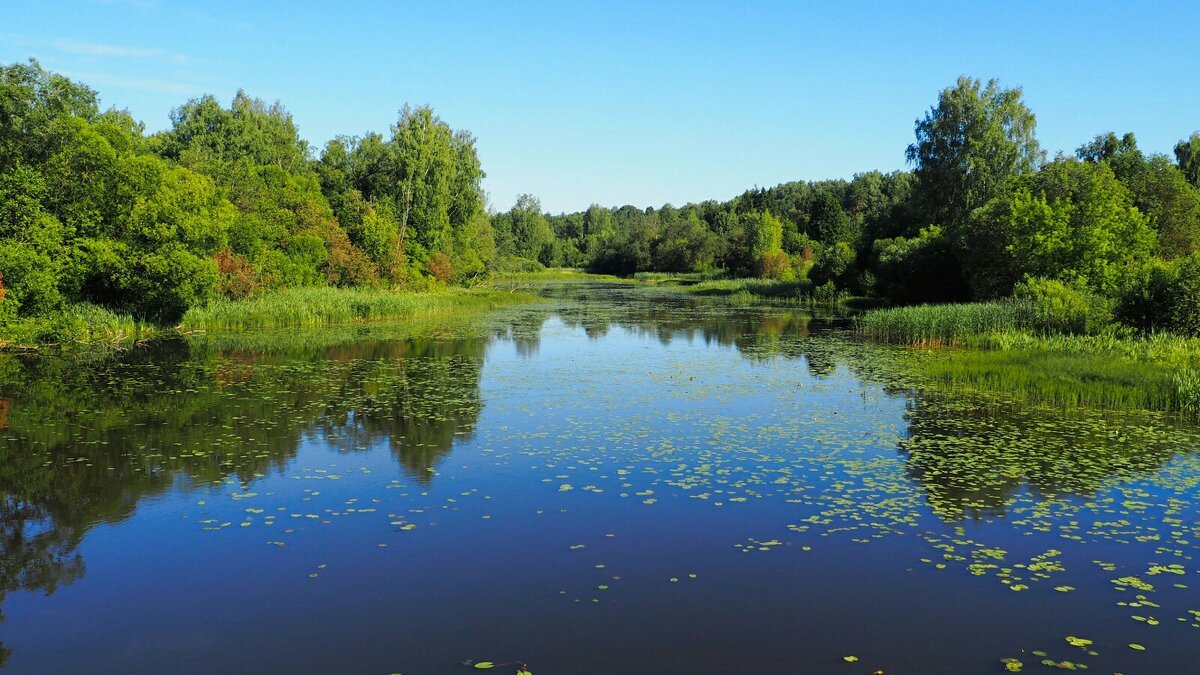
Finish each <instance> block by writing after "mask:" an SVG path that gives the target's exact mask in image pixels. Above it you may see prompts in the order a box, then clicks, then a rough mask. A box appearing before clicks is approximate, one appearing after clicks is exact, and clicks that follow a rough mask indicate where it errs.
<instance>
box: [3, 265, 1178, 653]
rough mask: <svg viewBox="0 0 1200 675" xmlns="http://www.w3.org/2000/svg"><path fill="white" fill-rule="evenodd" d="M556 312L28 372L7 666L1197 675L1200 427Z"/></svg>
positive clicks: (737, 312)
mask: <svg viewBox="0 0 1200 675" xmlns="http://www.w3.org/2000/svg"><path fill="white" fill-rule="evenodd" d="M550 294H551V295H553V296H554V298H555V299H553V300H552V301H549V302H546V303H542V304H539V305H536V306H527V307H520V308H516V309H511V310H505V311H502V312H498V313H496V314H493V315H489V316H484V317H475V318H469V319H468V318H463V319H457V320H454V321H448V322H444V323H440V324H439V323H432V324H429V325H423V326H407V327H400V326H392V327H389V326H372V327H370V328H353V329H349V328H348V329H330V330H324V331H309V332H306V331H299V332H290V333H285V334H278V333H276V334H265V335H258V336H252V337H249V338H239V339H238V340H228V341H224V340H220V339H209V340H195V341H191V342H187V343H183V342H181V343H178V344H171V345H162V346H157V347H153V348H145V349H138V350H134V351H130V352H127V353H124V354H120V355H116V356H112V355H110V356H105V357H93V358H90V359H88V360H86V361H84V362H82V363H81V362H80V361H78V360H71V361H67V360H62V359H58V358H51V357H40V358H35V357H14V356H5V357H0V494H2V495H3V497H4V501H3V504H2V505H0V509H2V518H3V520H2V522H3V532H2V533H0V536H2V537H3V540H2V543H0V546H2V548H0V581H2V583H3V588H2V589H0V590H2V592H3V595H2V596H0V597H2V599H3V604H2V606H0V609H2V611H3V615H4V619H5V622H4V624H3V625H0V640H2V641H3V648H4V654H5V658H6V663H5V667H6V669H7V671H9V672H30V673H33V672H36V673H70V672H80V673H84V672H86V673H101V672H103V673H110V672H111V673H158V672H173V673H175V672H195V673H216V672H225V673H228V672H254V673H270V672H278V673H285V672H286V673H297V672H306V673H307V672H313V673H339V672H362V673H383V674H386V673H397V672H399V673H404V674H405V675H416V674H421V673H455V672H461V673H467V672H477V671H475V670H473V669H472V668H470V667H469V666H466V665H463V662H464V661H485V660H486V661H493V662H497V663H510V662H516V661H524V662H527V663H528V664H529V668H530V670H532V671H533V672H534V673H537V674H538V675H549V674H554V673H570V674H575V673H582V674H588V673H623V674H630V673H633V674H640V673H847V674H848V675H854V674H857V673H871V672H873V671H875V670H876V669H883V670H884V671H885V672H887V673H922V674H927V673H990V672H996V673H1000V672H1005V670H1004V666H1003V665H1002V664H1001V661H1000V660H1001V659H1004V658H1018V659H1020V660H1021V661H1023V662H1024V663H1025V672H1031V671H1032V672H1036V671H1039V670H1042V671H1044V670H1046V668H1045V666H1043V665H1041V663H1040V662H1041V661H1042V660H1043V659H1052V660H1055V661H1069V662H1071V663H1073V664H1086V665H1087V666H1088V668H1089V669H1090V670H1091V671H1092V672H1100V673H1112V672H1122V673H1127V674H1131V673H1195V672H1197V671H1198V670H1200V665H1197V664H1198V663H1200V574H1198V573H1200V562H1198V561H1197V560H1196V556H1197V553H1198V552H1200V551H1198V548H1200V515H1198V513H1197V498H1198V496H1200V488H1198V483H1200V462H1198V461H1197V455H1196V454H1195V452H1194V451H1195V449H1197V448H1200V440H1198V436H1197V434H1196V433H1195V431H1194V430H1191V429H1188V428H1184V427H1174V426H1171V425H1169V424H1167V423H1166V422H1164V421H1163V420H1161V419H1159V418H1156V417H1153V416H1148V415H1140V414H1139V415H1134V414H1127V415H1119V414H1114V413H1104V414H1101V413H1086V412H1079V411H1068V412H1064V411H1061V410H1051V409H1047V408H1040V407H1036V406H1031V405H1022V404H1020V403H1016V402H1011V401H1005V400H999V399H993V398H987V397H981V396H978V395H975V396H968V395H965V394H950V393H939V392H935V391H923V390H922V389H921V388H920V387H918V386H916V385H915V384H914V382H915V380H914V378H913V377H912V375H911V371H912V368H911V360H912V359H913V358H914V357H913V356H912V355H910V354H907V353H905V352H904V351H903V350H895V349H889V348H882V347H875V346H871V345H863V344H859V343H857V342H855V341H854V340H853V339H851V337H850V336H849V335H848V334H847V333H846V332H845V331H844V329H841V328H839V327H838V326H837V325H831V324H829V323H826V322H823V321H819V320H812V319H810V318H809V317H808V316H807V315H805V314H803V313H800V312H794V311H791V310H787V309H779V308H774V309H771V308H766V309H764V308H745V307H735V306H731V305H727V304H721V303H719V302H713V301H701V300H688V299H683V298H681V297H679V296H676V295H672V294H670V293H669V292H665V291H654V290H647V289H638V288H631V287H627V286H619V285H618V286H603V285H597V284H589V285H569V286H563V287H559V288H556V289H551V291H550ZM1068 637H1072V638H1082V639H1083V640H1090V641H1091V644H1084V645H1083V646H1073V645H1072V644H1070V643H1069V642H1068V640H1067V638H1068ZM1076 642H1078V641H1076ZM1131 643H1132V644H1137V645H1141V646H1143V647H1144V648H1145V650H1144V651H1139V650H1136V649H1134V648H1131V647H1130V646H1129V645H1130V644H1131ZM1034 651H1040V652H1045V656H1042V655H1035V654H1034V653H1033V652H1034ZM1089 652H1092V653H1089ZM847 656H854V657H857V659H858V660H857V661H856V662H854V663H848V662H846V661H845V660H844V657H847ZM515 670H516V666H515V665H504V666H497V669H496V670H493V671H490V672H500V673H513V672H515Z"/></svg>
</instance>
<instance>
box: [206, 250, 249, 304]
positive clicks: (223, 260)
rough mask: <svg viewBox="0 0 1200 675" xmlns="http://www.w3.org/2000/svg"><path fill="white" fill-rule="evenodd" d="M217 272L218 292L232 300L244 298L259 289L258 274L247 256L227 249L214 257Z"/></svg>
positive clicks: (218, 252)
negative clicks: (218, 277) (218, 276)
mask: <svg viewBox="0 0 1200 675" xmlns="http://www.w3.org/2000/svg"><path fill="white" fill-rule="evenodd" d="M213 260H215V261H216V263H217V271H218V272H220V274H221V277H220V279H218V280H217V292H218V293H220V294H221V295H224V296H227V297H230V298H244V297H246V296H247V295H250V294H251V293H252V292H254V289H256V288H258V274H257V273H256V272H255V271H254V266H253V265H251V264H250V261H249V260H246V257H245V256H242V255H239V254H237V253H234V252H233V251H230V250H229V249H225V250H224V251H217V253H216V254H214V255H213Z"/></svg>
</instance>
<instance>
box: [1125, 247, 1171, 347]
mask: <svg viewBox="0 0 1200 675" xmlns="http://www.w3.org/2000/svg"><path fill="white" fill-rule="evenodd" d="M1178 292H1179V267H1178V266H1177V265H1172V264H1170V263H1167V262H1164V261H1162V260H1159V259H1158V258H1152V259H1151V260H1149V261H1147V262H1146V263H1145V264H1143V265H1141V266H1140V267H1136V268H1134V269H1131V270H1130V271H1129V273H1128V275H1127V276H1126V277H1125V281H1124V283H1123V284H1122V287H1121V289H1120V291H1119V292H1118V293H1117V302H1116V307H1115V309H1114V315H1115V317H1116V319H1117V320H1118V321H1120V322H1121V323H1123V324H1125V325H1127V326H1132V327H1133V328H1137V329H1139V330H1143V331H1157V330H1167V329H1169V328H1171V323H1172V313H1173V312H1174V309H1175V304H1176V297H1177V295H1178Z"/></svg>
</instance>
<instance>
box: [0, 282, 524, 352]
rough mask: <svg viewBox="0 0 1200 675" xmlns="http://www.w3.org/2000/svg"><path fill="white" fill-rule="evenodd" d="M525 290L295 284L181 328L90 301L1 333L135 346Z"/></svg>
mask: <svg viewBox="0 0 1200 675" xmlns="http://www.w3.org/2000/svg"><path fill="white" fill-rule="evenodd" d="M535 300H536V298H535V297H534V296H532V295H530V294H527V293H521V292H518V289H512V290H498V289H494V288H475V289H460V288H451V289H446V290H440V291H426V292H416V291H393V290H386V289H378V288H328V287H323V288H312V287H310V288H290V289H282V290H275V291H268V292H264V293H261V294H258V295H254V296H251V297H249V298H245V299H241V300H229V299H219V300H216V301H214V302H211V303H209V304H208V305H207V306H205V307H196V308H192V309H190V310H188V312H187V313H186V314H184V316H183V318H182V319H181V320H180V322H179V323H178V324H177V325H175V326H160V325H155V324H152V323H148V322H145V321H140V320H137V319H135V318H133V317H131V316H129V315H127V314H118V313H116V312H113V311H110V310H108V309H105V308H103V307H99V306H96V305H89V304H81V305H73V306H70V307H68V308H66V309H65V310H64V311H62V312H61V313H59V314H56V315H54V316H50V317H39V318H35V319H25V320H22V321H16V322H11V323H9V324H7V325H5V326H4V327H3V333H2V334H0V351H38V350H42V349H54V348H59V349H63V348H90V347H96V348H123V347H126V346H128V345H130V344H138V343H142V342H147V341H152V340H157V339H163V338H168V337H173V336H178V335H188V334H192V333H201V332H227V333H233V332H244V331H252V330H259V329H279V328H310V327H321V326H335V325H350V324H363V323H371V322H381V321H389V320H398V319H409V318H413V317H417V316H421V317H426V316H436V315H439V314H446V313H451V312H456V311H462V310H468V309H491V308H494V307H500V306H504V305H511V304H518V303H522V302H532V301H535Z"/></svg>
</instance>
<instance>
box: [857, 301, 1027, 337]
mask: <svg viewBox="0 0 1200 675" xmlns="http://www.w3.org/2000/svg"><path fill="white" fill-rule="evenodd" d="M1020 319H1021V312H1020V311H1019V308H1018V304H1017V303H1015V302H972V303H962V304H952V305H914V306H911V307H893V308H889V309H876V310H872V311H870V312H867V313H866V314H863V315H862V316H860V317H858V320H857V325H858V331H859V333H861V334H862V335H864V336H866V337H868V338H870V339H872V340H877V341H879V342H890V343H893V344H910V345H942V344H963V343H965V342H966V341H967V340H968V339H970V338H974V337H978V336H980V335H986V334H989V333H1000V332H1006V331H1014V330H1016V329H1018V328H1020V327H1021V320H1020Z"/></svg>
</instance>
